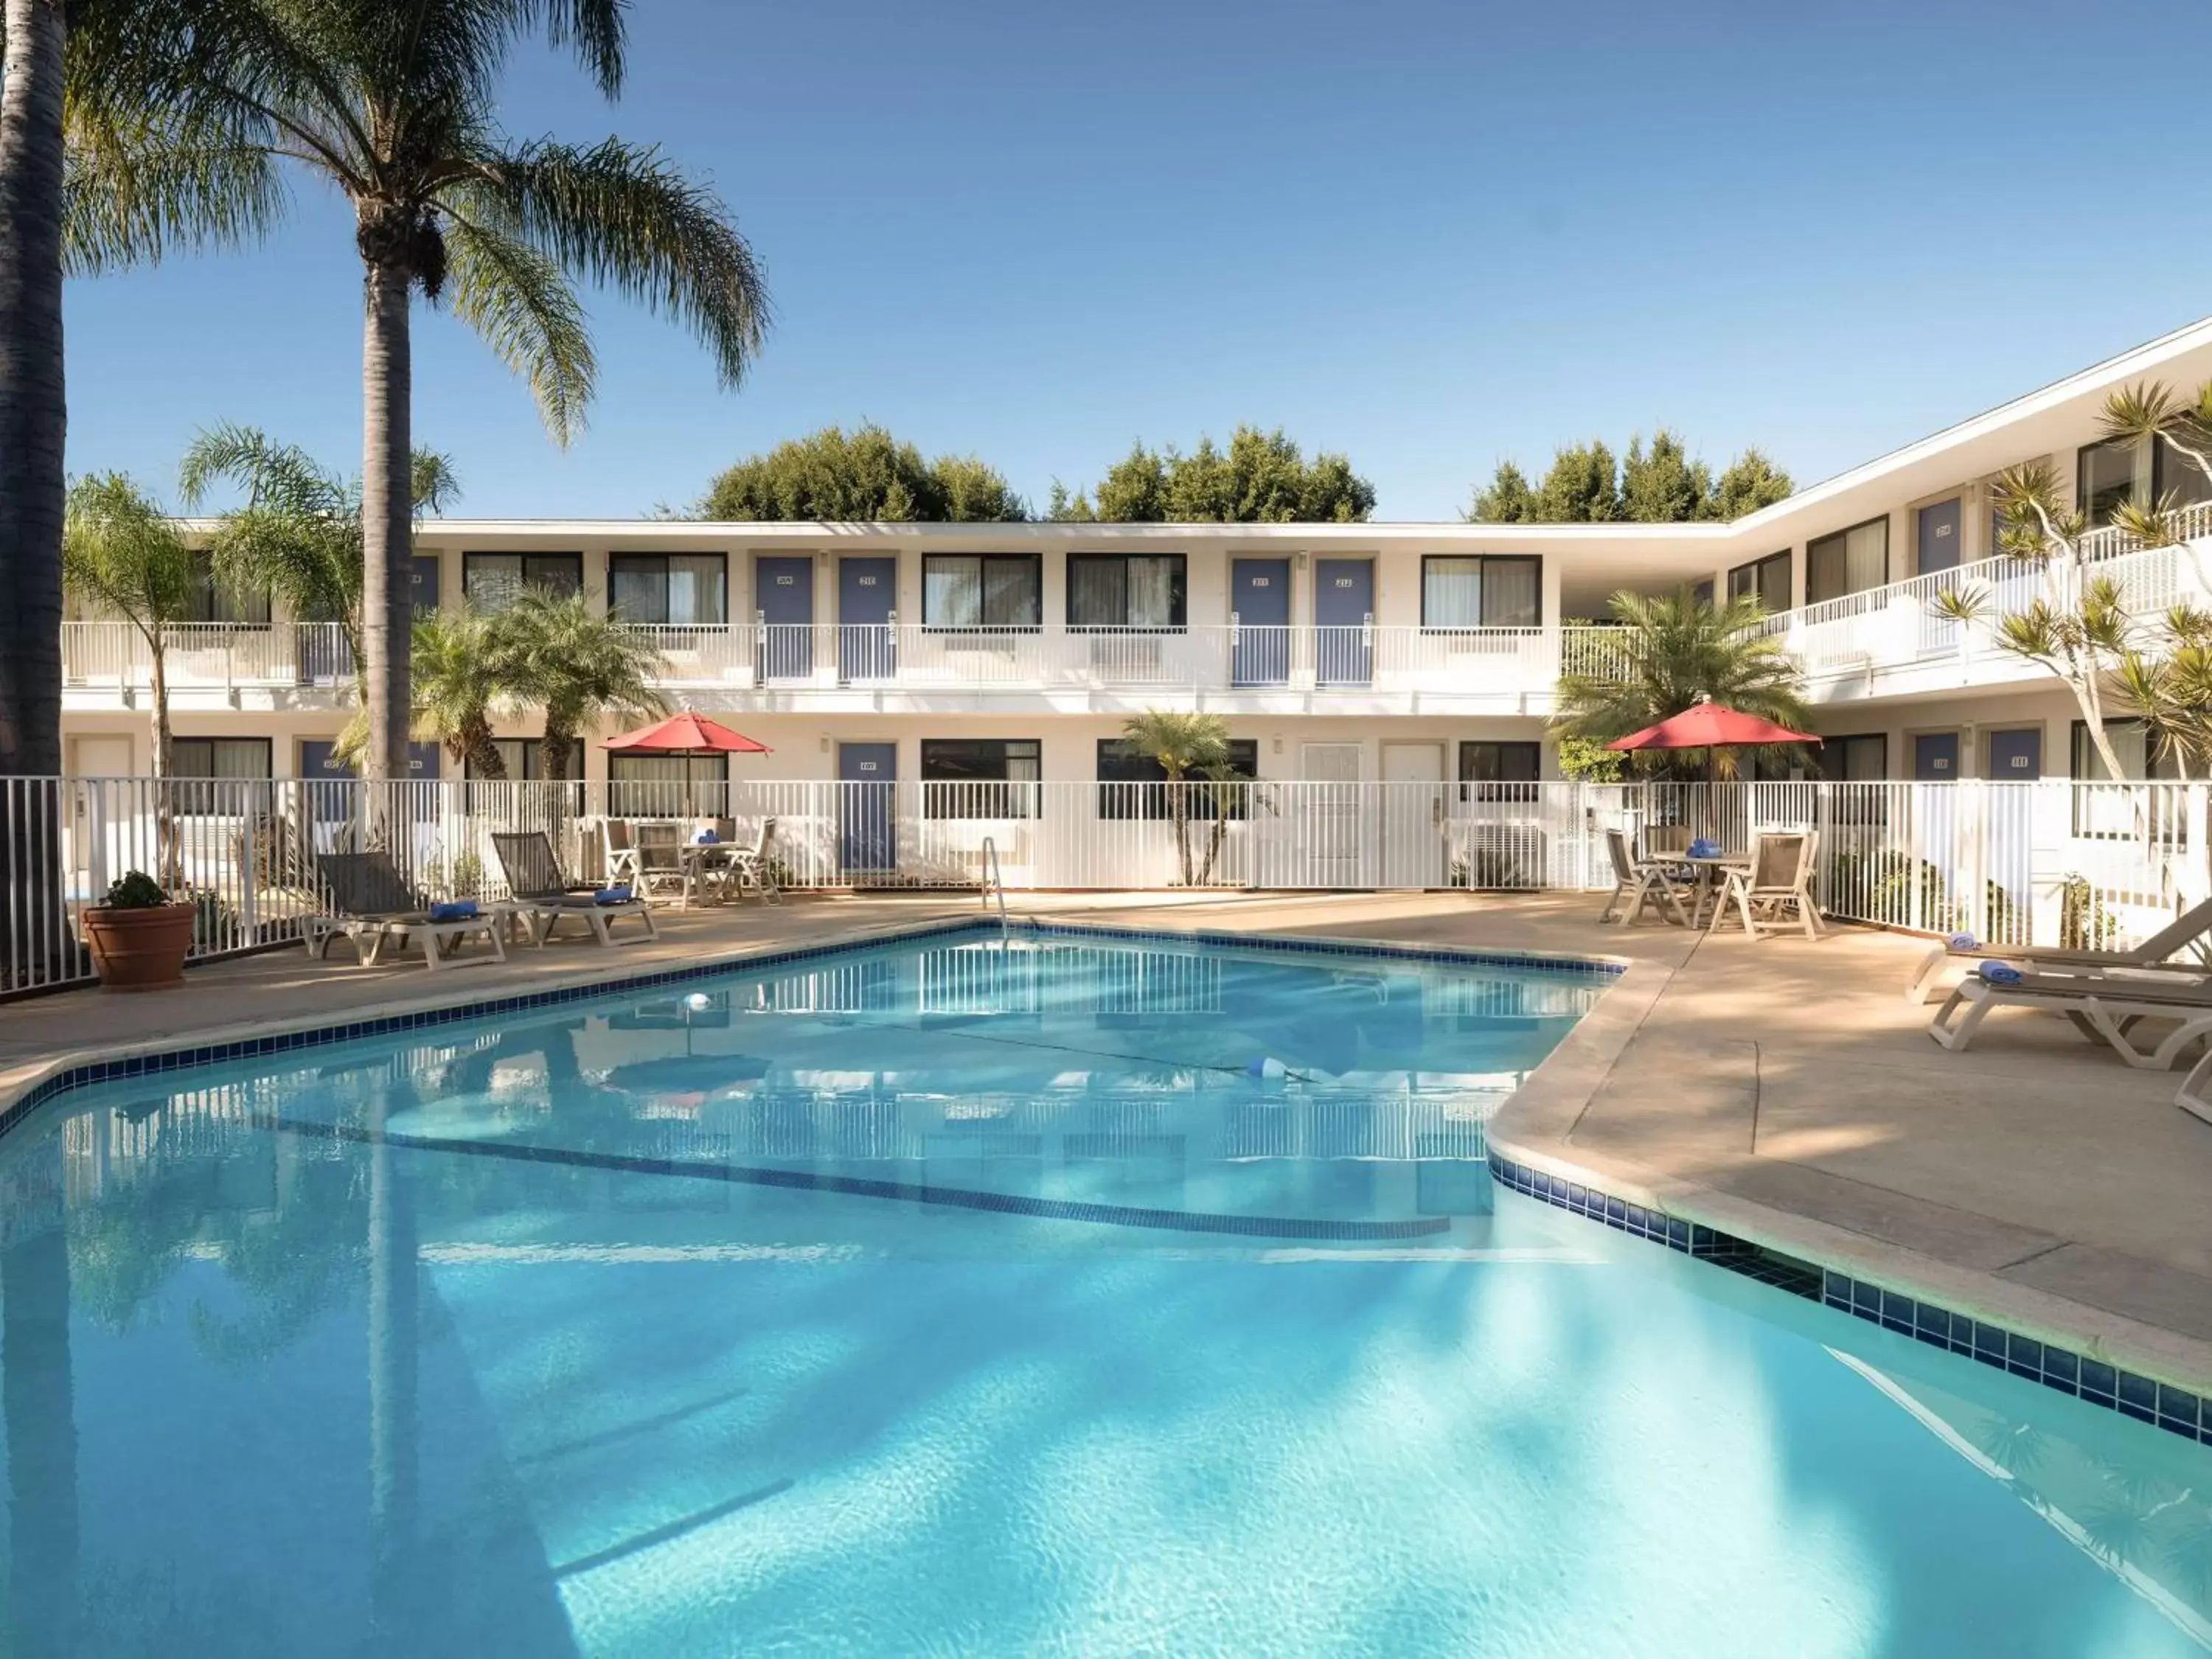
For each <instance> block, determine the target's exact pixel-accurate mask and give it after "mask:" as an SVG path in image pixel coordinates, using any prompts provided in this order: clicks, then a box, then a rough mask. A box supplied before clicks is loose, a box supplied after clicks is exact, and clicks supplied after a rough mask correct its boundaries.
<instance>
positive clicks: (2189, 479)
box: [2152, 438, 2212, 507]
mask: <svg viewBox="0 0 2212 1659" xmlns="http://www.w3.org/2000/svg"><path fill="white" fill-rule="evenodd" d="M2152 483H2153V485H2154V488H2155V489H2157V492H2158V499H2159V500H2160V501H2165V502H2169V503H2171V504H2172V506H2175V507H2194V506H2195V505H2196V504H2197V502H2199V501H2212V478H2208V477H2205V476H2204V472H2203V469H2202V468H2200V467H2199V466H2198V465H2197V463H2196V462H2194V461H2192V460H2191V459H2189V457H2188V456H2186V455H2185V454H2183V453H2181V452H2180V451H2179V450H2178V449H2176V448H2175V447H2173V446H2172V444H2170V443H2168V442H2167V441H2166V440H2165V439H2163V438H2160V440H2159V441H2158V476H2157V477H2155V478H2154V479H2153V480H2152Z"/></svg>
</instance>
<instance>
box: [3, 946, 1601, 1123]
mask: <svg viewBox="0 0 2212 1659" xmlns="http://www.w3.org/2000/svg"><path fill="white" fill-rule="evenodd" d="M998 931H999V925H998V924H997V923H995V922H993V921H985V920H981V919H980V918H974V917H969V918H962V917H954V918H951V919H950V920H946V921H933V922H923V923H920V924H917V925H915V926H914V927H905V928H901V929H899V930H898V931H896V932H895V933H882V934H878V935H875V936H873V937H871V938H866V939H824V940H822V941H820V942H818V943H816V944H811V945H791V946H788V947H787V948H785V949H781V950H775V951H762V952H761V953H759V954H758V955H757V956H747V957H737V958H734V959H731V958H723V959H720V960H717V961H714V962H702V963H695V964H693V965H691V966H690V967H684V968H665V969H655V970H653V971H650V972H646V973H637V974H629V973H625V974H621V975H615V976H611V977H609V978H606V979H598V980H592V981H588V982H586V983H585V984H581V985H567V986H560V987H554V988H552V989H550V990H544V991H526V992H518V993H516V994H513V995H509V996H495V997H483V998H479V999H474V1000H467V1001H463V1002H456V1003H450V1004H441V1005H440V1006H436V1007H429V1008H414V1009H409V1010H407V1011H405V1012H400V1013H396V1014H383V1015H379V1016H377V1017H375V1018H370V1019H356V1020H336V1019H334V1020H332V1021H331V1023H330V1024H326V1025H315V1026H309V1027H306V1028H303V1029H301V1030H293V1031H272V1032H269V1033H267V1034H265V1035H263V1036H251V1037H240V1038H237V1039H236V1040H234V1041H232V1042H208V1043H200V1044H197V1045H193V1046H188V1047H185V1048H167V1049H161V1050H158V1051H155V1052H153V1053H149V1054H130V1055H126V1056H125V1057H124V1058H122V1059H119V1060H87V1061H84V1062H82V1063H80V1064H78V1065H75V1066H65V1067H64V1068H63V1069H61V1070H59V1071H57V1072H54V1073H51V1074H50V1075H48V1076H46V1077H43V1078H41V1079H39V1081H38V1082H36V1083H34V1084H33V1085H31V1086H30V1087H29V1088H27V1089H26V1090H24V1091H22V1093H21V1094H20V1095H18V1096H17V1097H15V1099H14V1100H12V1101H10V1102H9V1103H8V1104H7V1105H6V1107H4V1108H0V1134H4V1133H6V1132H7V1131H8V1130H9V1129H11V1128H13V1127H15V1125H16V1123H18V1122H19V1121H21V1119H22V1117H23V1116H24V1115H25V1114H26V1113H27V1112H29V1111H31V1110H32V1109H33V1108H34V1107H38V1106H41V1105H44V1104H45V1103H46V1102H47V1101H49V1100H52V1099H53V1098H54V1097H56V1096H58V1095H63V1094H66V1093H68V1092H69V1091H71V1090H73V1089H84V1088H90V1087H92V1086H94V1085H97V1084H102V1083H112V1082H116V1081H118V1080H121V1079H131V1078H137V1077H148V1076H152V1075H154V1074H156V1073H162V1072H177V1071H183V1070H185V1069H186V1068H187V1067H190V1066H210V1065H221V1064H222V1063H224V1062H226V1061H229V1060H255V1059H258V1058H260V1057H262V1056H263V1055H266V1054H289V1053H290V1052H291V1051H293V1050H294V1049H297V1048H319V1047H323V1046H325V1045H327V1044H330V1043H336V1042H356V1041H359V1040H360V1039H362V1038H365V1037H380V1036H392V1035H394V1034H396V1033H398V1032H402V1031H415V1030H423V1029H425V1028H427V1027H429V1026H435V1025H451V1024H459V1023H460V1022H462V1021H465V1020H472V1019H492V1018H498V1017H499V1016H501V1015H503V1014H512V1013H521V1012H527V1011H530V1010H532V1009H538V1008H552V1007H562V1006H568V1005H570V1004H574V1003H578V1002H594V1001H598V1000H600V999H602V998H605V997H616V996H623V995H628V994H634V993H635V992H638V991H649V990H655V989H659V987H663V986H669V985H685V984H690V983H693V982H695V981H699V980H702V979H722V978H727V977H729V976H731V975H744V974H750V973H755V972H757V971H760V970H762V969H771V968H777V967H781V966H784V965H787V964H788V963H794V962H811V961H816V960H818V959H820V958H822V957H833V956H850V955H854V954H856V953H858V952H861V951H878V950H886V949H890V948H892V947H895V946H898V945H911V944H915V943H916V942H918V941H921V940H927V939H951V938H955V937H957V936H958V935H961V934H963V933H972V934H975V935H976V936H977V937H979V938H987V937H989V936H991V935H992V934H994V933H997V932H998ZM1017 931H1018V933H1021V934H1022V935H1024V936H1028V937H1035V936H1039V935H1042V936H1044V937H1047V938H1056V939H1142V940H1146V941H1147V942H1149V943H1154V944H1160V945H1211V946H1220V947H1224V948H1236V949H1239V950H1248V951H1283V952H1289V953H1297V954H1304V955H1318V956H1346V957H1381V958H1385V959H1390V960H1398V961H1412V962H1420V963H1437V964H1440V965H1444V966H1451V967H1462V968H1510V969H1515V970H1516V971H1520V972H1524V973H1526V972H1534V973H1549V974H1557V975H1560V976H1561V977H1563V978H1572V979H1582V980H1592V979H1608V980H1609V979H1613V978H1615V977H1618V976H1619V975H1620V974H1621V973H1622V972H1623V971H1624V967H1625V964H1622V963H1617V962H1607V961H1603V960H1600V959H1596V958H1590V957H1538V956H1520V955H1512V954H1505V953H1496V952H1491V951H1474V950H1454V949H1451V948H1449V947H1448V946H1427V945H1391V944H1387V943H1383V942H1379V941H1378V942H1374V943H1366V942H1361V941H1355V940H1347V939H1285V938H1283V937H1282V936H1280V935H1277V934H1244V933H1223V932H1218V931H1205V932H1194V933H1183V932H1160V931H1158V930H1153V929H1147V928H1141V927H1090V926H1085V925H1081V924H1063V923H1055V922H1030V921H1024V922H1022V923H1020V924H1019V925H1018V929H1017Z"/></svg>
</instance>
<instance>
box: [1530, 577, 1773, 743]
mask: <svg viewBox="0 0 2212 1659" xmlns="http://www.w3.org/2000/svg"><path fill="white" fill-rule="evenodd" d="M1609 608H1610V610H1611V611H1612V612H1613V620H1614V622H1615V623H1618V624H1619V628H1618V629H1617V630H1616V631H1615V632H1614V633H1613V634H1611V635H1608V637H1607V640H1606V641H1605V647H1604V652H1603V655H1602V662H1601V667H1600V668H1599V669H1598V670H1596V671H1591V672H1585V673H1573V674H1562V675H1561V676H1560V677H1559V712H1558V713H1557V714H1554V715H1553V718H1552V730H1553V733H1554V734H1556V735H1557V736H1559V737H1563V738H1590V739H1593V740H1595V741H1596V742H1599V743H1610V742H1611V741H1612V740H1613V738H1625V737H1626V736H1627V735H1628V734H1629V733H1630V732H1640V731H1642V730H1643V729H1644V727H1645V726H1656V725H1657V724H1658V723H1659V722H1660V721H1661V720H1667V719H1668V718H1670V717H1671V716H1673V715H1675V714H1680V713H1681V712H1682V711H1683V710H1684V709H1686V708H1690V707H1691V706H1692V705H1693V704H1695V703H1697V702H1701V701H1710V702H1717V703H1719V704H1721V705H1722V706H1723V707H1724V708H1734V709H1736V710H1738V711H1740V712H1741V713H1743V714H1756V715H1758V716H1759V718H1761V719H1763V720H1771V721H1773V722H1774V723H1775V724H1776V725H1777V726H1790V727H1793V728H1797V729H1802V728H1803V726H1805V724H1806V721H1807V718H1808V715H1807V710H1806V706H1805V697H1804V684H1805V676H1804V671H1803V670H1802V668H1801V667H1800V666H1799V665H1798V663H1797V659H1796V658H1795V657H1794V656H1792V655H1791V654H1790V651H1789V649H1788V647H1785V646H1784V644H1783V642H1782V641H1781V640H1779V639H1778V638H1777V637H1775V636H1774V635H1771V634H1761V633H1758V632H1756V631H1755V630H1756V629H1757V628H1758V626H1759V623H1760V622H1762V621H1763V620H1764V619H1765V616H1766V611H1765V607H1764V606H1763V605H1760V604H1759V601H1758V599H1755V598H1754V597H1753V596H1752V595H1750V594H1741V595H1738V596H1737V597H1735V598H1734V599H1729V601H1728V602H1727V603H1726V604H1725V605H1719V606H1717V607H1716V606H1714V605H1708V604H1707V603H1705V600H1703V599H1699V598H1698V597H1697V596H1696V595H1694V594H1693V593H1692V592H1690V591H1689V590H1688V589H1687V588H1683V589H1681V590H1680V591H1679V592H1674V593H1672V594H1668V595H1665V596H1662V597H1656V598H1655V597H1650V596H1647V595H1644V594H1641V593H1616V594H1614V595H1613V599H1612V600H1611V601H1610V603H1609ZM1705 770H1706V771H1707V773H1708V775H1712V776H1718V777H1728V776H1733V775H1734V774H1735V755H1734V752H1733V751H1732V750H1715V751H1713V752H1712V753H1711V754H1710V755H1708V756H1707V757H1706V758H1705Z"/></svg>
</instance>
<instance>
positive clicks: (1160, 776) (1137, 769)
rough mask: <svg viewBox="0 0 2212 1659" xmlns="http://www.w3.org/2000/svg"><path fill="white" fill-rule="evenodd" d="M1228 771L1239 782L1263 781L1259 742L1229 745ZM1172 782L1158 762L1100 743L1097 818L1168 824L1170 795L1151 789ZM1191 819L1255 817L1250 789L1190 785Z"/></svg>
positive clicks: (1117, 743) (1117, 744)
mask: <svg viewBox="0 0 2212 1659" xmlns="http://www.w3.org/2000/svg"><path fill="white" fill-rule="evenodd" d="M1229 769H1230V770H1231V772H1233V773H1235V774H1236V775H1237V777H1238V778H1256V777H1258V776H1259V775H1260V742H1259V739H1258V738H1231V739H1230V740H1229ZM1166 781H1168V775H1167V771H1166V769H1165V768H1164V767H1162V766H1161V764H1160V763H1159V759H1158V757H1157V756H1152V755H1133V754H1131V753H1130V752H1129V751H1128V750H1127V749H1126V748H1124V747H1123V746H1122V744H1121V739H1120V738H1099V739H1098V816H1099V817H1102V818H1165V817H1173V816H1174V811H1173V808H1172V807H1171V806H1170V804H1169V801H1168V792H1167V791H1166V790H1164V789H1159V788H1155V787H1152V786H1153V785H1157V784H1162V783H1165V782H1166ZM1187 781H1188V782H1189V783H1190V785H1191V787H1190V789H1189V791H1188V793H1187V795H1186V798H1185V799H1186V805H1187V808H1188V812H1189V815H1190V816H1191V817H1194V818H1206V819H1209V820H1210V819H1212V818H1215V817H1225V818H1243V817H1249V816H1250V815H1251V809H1252V802H1251V793H1252V791H1251V786H1250V785H1249V784H1248V783H1240V782H1228V783H1216V782H1214V781H1212V780H1211V779H1206V780H1198V779H1191V780H1187Z"/></svg>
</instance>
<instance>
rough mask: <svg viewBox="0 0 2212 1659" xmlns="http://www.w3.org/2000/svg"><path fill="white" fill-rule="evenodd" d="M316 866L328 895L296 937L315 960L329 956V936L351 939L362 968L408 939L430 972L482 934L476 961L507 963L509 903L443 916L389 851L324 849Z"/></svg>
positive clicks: (404, 945) (303, 921)
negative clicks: (482, 949) (483, 950)
mask: <svg viewBox="0 0 2212 1659" xmlns="http://www.w3.org/2000/svg"><path fill="white" fill-rule="evenodd" d="M315 868H316V870H317V872H319V874H320V876H321V878H322V885H323V888H324V890H325V895H326V896H327V897H328V898H329V900H330V908H329V909H327V910H326V911H325V912H324V913H322V914H321V915H312V916H303V917H301V920H300V939H301V943H302V944H304V945H306V946H307V954H308V955H309V956H311V957H314V958H315V959H316V960H317V961H318V962H321V961H325V960H327V959H328V958H329V956H330V951H331V940H332V939H337V938H340V937H343V938H345V939H351V940H352V941H353V947H354V951H355V953H356V957H358V959H359V960H360V963H361V965H362V967H364V968H373V967H375V966H376V965H377V964H378V963H379V962H380V961H381V960H382V958H383V955H384V947H385V946H386V945H392V946H393V947H395V948H396V949H398V950H402V951H404V950H405V949H406V948H407V946H408V944H409V943H410V941H414V942H417V943H419V944H420V945H422V965H423V966H424V967H426V968H428V969H432V970H433V971H435V969H438V968H441V967H442V966H444V965H445V964H446V963H449V962H451V961H453V956H452V955H450V954H448V950H449V948H450V950H451V951H459V948H460V943H461V941H462V940H463V939H466V938H468V937H469V936H470V935H471V934H472V933H481V934H483V937H484V942H485V943H486V944H488V945H490V946H491V955H489V957H474V958H471V959H472V960H474V961H477V962H505V961H506V960H507V945H506V941H505V940H504V939H502V938H501V934H502V933H505V932H506V928H507V917H508V916H509V915H511V914H512V907H511V906H508V905H504V904H489V905H484V906H483V907H481V908H479V909H478V911H477V914H476V915H471V916H454V917H448V918H447V919H446V920H443V921H441V920H439V919H438V916H437V913H436V912H435V910H434V909H433V908H431V906H430V904H429V902H428V901H427V900H425V899H424V898H423V896H422V895H421V894H420V893H417V892H416V890H414V889H413V888H412V887H410V886H409V885H408V884H407V878H405V877H404V876H403V875H401V874H400V873H399V870H398V866H396V865H394V864H393V863H392V855H391V854H388V853H322V854H317V856H316V859H315Z"/></svg>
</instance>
